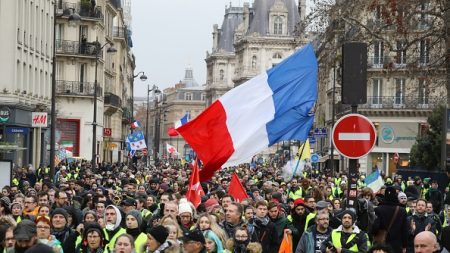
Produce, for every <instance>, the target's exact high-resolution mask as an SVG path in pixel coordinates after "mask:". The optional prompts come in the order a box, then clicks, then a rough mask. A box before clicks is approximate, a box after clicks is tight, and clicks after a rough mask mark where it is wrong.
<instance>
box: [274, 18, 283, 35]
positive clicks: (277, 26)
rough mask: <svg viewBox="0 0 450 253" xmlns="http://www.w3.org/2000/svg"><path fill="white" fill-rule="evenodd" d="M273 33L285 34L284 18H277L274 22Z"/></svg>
mask: <svg viewBox="0 0 450 253" xmlns="http://www.w3.org/2000/svg"><path fill="white" fill-rule="evenodd" d="M273 33H274V34H283V18H282V17H280V16H276V17H275V20H274V22H273Z"/></svg>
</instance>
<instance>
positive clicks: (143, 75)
mask: <svg viewBox="0 0 450 253" xmlns="http://www.w3.org/2000/svg"><path fill="white" fill-rule="evenodd" d="M138 76H139V79H141V81H142V82H145V81H147V76H146V75H145V73H144V71H140V72H139V73H137V74H136V75H132V79H131V82H132V83H131V108H130V109H131V122H134V79H135V78H136V77H138ZM131 131H132V132H133V130H131Z"/></svg>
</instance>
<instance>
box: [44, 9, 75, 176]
mask: <svg viewBox="0 0 450 253" xmlns="http://www.w3.org/2000/svg"><path fill="white" fill-rule="evenodd" d="M56 8H57V3H56V1H54V2H53V57H52V94H51V111H50V116H51V117H50V124H51V125H50V176H51V178H53V176H54V175H55V146H56V17H57V10H56ZM69 21H70V22H80V21H81V17H80V15H78V13H76V12H75V11H73V12H72V13H71V14H70V16H69Z"/></svg>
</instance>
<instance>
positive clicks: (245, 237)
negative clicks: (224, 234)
mask: <svg viewBox="0 0 450 253" xmlns="http://www.w3.org/2000/svg"><path fill="white" fill-rule="evenodd" d="M249 243H250V237H249V234H248V231H247V228H245V227H239V228H237V229H236V231H235V232H234V237H233V238H232V239H228V240H227V243H226V248H227V250H228V252H231V253H247V246H248V244H249Z"/></svg>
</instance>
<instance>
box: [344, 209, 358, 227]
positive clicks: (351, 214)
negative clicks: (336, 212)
mask: <svg viewBox="0 0 450 253" xmlns="http://www.w3.org/2000/svg"><path fill="white" fill-rule="evenodd" d="M346 214H349V215H350V216H352V224H355V222H356V214H355V212H353V211H352V210H349V209H346V210H344V211H343V212H342V216H341V217H344V215H346Z"/></svg>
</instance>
